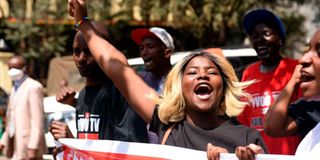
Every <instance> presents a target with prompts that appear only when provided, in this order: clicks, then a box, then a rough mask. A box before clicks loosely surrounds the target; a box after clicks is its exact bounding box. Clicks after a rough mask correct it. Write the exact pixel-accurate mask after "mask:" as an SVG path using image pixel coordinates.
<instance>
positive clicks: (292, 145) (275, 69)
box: [238, 9, 301, 155]
mask: <svg viewBox="0 0 320 160" xmlns="http://www.w3.org/2000/svg"><path fill="white" fill-rule="evenodd" d="M243 27H244V31H245V33H247V35H248V36H249V39H250V41H251V43H252V45H253V48H254V49H255V50H256V52H257V55H258V58H259V61H257V62H255V63H253V64H251V65H250V66H248V67H247V68H246V69H245V71H244V72H243V77H242V81H248V80H253V79H256V80H257V82H256V83H254V84H253V85H251V86H249V87H248V88H246V91H247V92H248V93H250V94H251V95H252V98H253V99H252V102H251V105H249V106H246V108H245V109H244V111H243V113H242V114H241V115H240V116H239V117H238V118H239V121H240V122H241V123H243V124H245V125H247V126H249V127H253V128H256V129H257V130H259V131H260V133H261V135H262V137H263V139H264V141H265V143H266V145H267V147H268V150H269V152H270V153H271V154H291V155H293V154H294V153H295V151H296V148H297V146H298V144H299V142H300V138H299V137H297V136H290V137H281V138H273V137H270V136H268V135H267V134H266V133H265V132H264V130H263V122H264V117H265V114H266V113H267V111H268V109H269V107H270V106H271V105H272V103H273V102H274V101H275V99H276V98H277V97H278V96H279V94H280V92H281V91H282V89H283V88H284V87H285V85H286V84H287V82H288V81H289V80H290V78H291V76H292V74H293V71H294V69H295V66H296V65H297V64H298V61H297V60H292V59H289V58H284V57H282V56H281V55H280V52H281V48H282V47H283V46H284V44H285V40H286V37H285V28H284V25H283V23H282V22H281V20H280V19H279V18H278V17H277V16H276V15H274V14H273V13H272V12H270V11H268V10H265V9H257V10H254V11H251V12H249V13H247V14H246V15H245V16H244V18H243ZM300 95H301V91H300V90H299V91H297V92H296V93H295V94H294V96H293V97H292V99H291V100H292V101H294V100H296V99H298V98H299V97H300Z"/></svg>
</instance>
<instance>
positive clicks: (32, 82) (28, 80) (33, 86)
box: [26, 77, 43, 88]
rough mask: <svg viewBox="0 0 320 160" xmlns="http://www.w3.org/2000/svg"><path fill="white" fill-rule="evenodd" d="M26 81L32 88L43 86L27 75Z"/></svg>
mask: <svg viewBox="0 0 320 160" xmlns="http://www.w3.org/2000/svg"><path fill="white" fill-rule="evenodd" d="M26 82H27V83H28V85H29V86H30V87H32V88H43V86H42V84H41V83H40V82H39V81H37V80H35V79H33V78H31V77H27V79H26Z"/></svg>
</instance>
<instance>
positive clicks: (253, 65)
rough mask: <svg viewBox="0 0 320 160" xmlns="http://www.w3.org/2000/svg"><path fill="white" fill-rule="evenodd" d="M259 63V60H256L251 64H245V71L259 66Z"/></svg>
mask: <svg viewBox="0 0 320 160" xmlns="http://www.w3.org/2000/svg"><path fill="white" fill-rule="evenodd" d="M260 64H261V61H256V62H253V63H251V64H249V65H248V66H247V68H246V69H245V71H250V70H254V69H257V68H259V65H260Z"/></svg>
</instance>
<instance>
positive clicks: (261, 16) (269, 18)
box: [242, 9, 286, 42]
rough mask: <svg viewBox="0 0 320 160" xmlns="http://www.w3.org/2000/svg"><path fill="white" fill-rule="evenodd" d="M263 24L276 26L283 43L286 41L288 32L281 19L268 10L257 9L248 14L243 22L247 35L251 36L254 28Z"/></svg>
mask: <svg viewBox="0 0 320 160" xmlns="http://www.w3.org/2000/svg"><path fill="white" fill-rule="evenodd" d="M261 22H269V23H271V24H272V25H275V27H277V29H278V31H279V36H280V38H281V39H282V41H283V42H285V40H286V30H285V28H284V25H283V23H282V21H281V20H280V18H279V17H278V16H276V15H275V14H273V13H272V12H271V11H269V10H266V9H256V10H253V11H250V12H249V13H247V14H246V15H245V16H244V17H243V20H242V25H243V28H244V31H245V33H247V34H250V32H251V30H252V29H253V27H254V26H255V25H256V24H258V23H261Z"/></svg>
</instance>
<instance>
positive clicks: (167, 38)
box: [131, 27, 174, 50]
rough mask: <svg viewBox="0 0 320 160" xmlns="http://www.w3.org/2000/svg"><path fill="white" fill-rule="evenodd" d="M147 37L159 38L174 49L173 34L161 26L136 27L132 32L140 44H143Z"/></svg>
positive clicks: (135, 40)
mask: <svg viewBox="0 0 320 160" xmlns="http://www.w3.org/2000/svg"><path fill="white" fill-rule="evenodd" d="M145 37H155V38H158V39H160V40H161V41H162V42H163V44H164V45H165V46H166V47H167V48H169V49H172V50H174V44H173V39H172V37H171V35H170V34H169V33H168V32H167V31H166V30H165V29H163V28H159V27H151V28H150V29H146V28H138V29H135V30H133V31H132V32H131V38H132V39H133V40H134V42H136V43H137V44H138V45H140V44H141V42H142V40H143V39H144V38H145Z"/></svg>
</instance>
